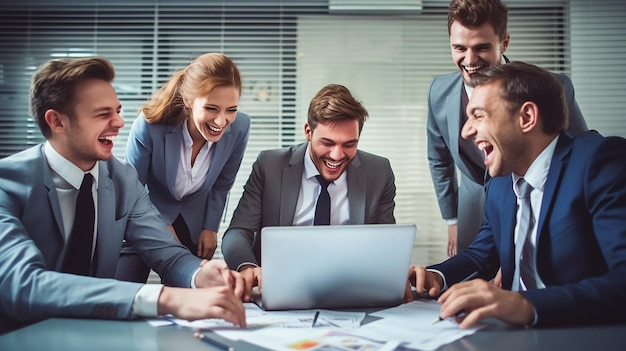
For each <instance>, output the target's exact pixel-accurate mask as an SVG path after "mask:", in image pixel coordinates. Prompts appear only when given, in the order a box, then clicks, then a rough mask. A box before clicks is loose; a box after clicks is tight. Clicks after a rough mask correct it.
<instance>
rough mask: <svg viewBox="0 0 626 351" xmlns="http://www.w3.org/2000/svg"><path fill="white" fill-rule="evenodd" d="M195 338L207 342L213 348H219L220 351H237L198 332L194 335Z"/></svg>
mask: <svg viewBox="0 0 626 351" xmlns="http://www.w3.org/2000/svg"><path fill="white" fill-rule="evenodd" d="M193 336H195V337H196V338H198V339H200V340H202V341H204V342H206V343H207V344H209V345H211V346H214V347H217V348H218V349H220V350H224V351H235V348H234V347H232V346H228V345H226V344H224V343H221V342H219V341H217V340H214V339H211V338H209V337H208V336H206V335H204V334H202V333H199V332H196V333H194V334H193Z"/></svg>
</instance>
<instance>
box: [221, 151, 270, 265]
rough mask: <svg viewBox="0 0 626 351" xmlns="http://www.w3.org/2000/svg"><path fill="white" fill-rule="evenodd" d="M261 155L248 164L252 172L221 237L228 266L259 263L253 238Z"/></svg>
mask: <svg viewBox="0 0 626 351" xmlns="http://www.w3.org/2000/svg"><path fill="white" fill-rule="evenodd" d="M264 155H265V152H261V153H260V154H259V156H258V157H257V160H256V161H255V162H254V164H253V165H252V172H251V173H250V177H249V178H248V181H247V182H246V185H245V186H244V191H243V195H242V196H241V199H240V200H239V204H238V205H237V208H236V209H235V212H234V213H233V218H232V220H231V222H230V226H229V227H228V229H227V230H226V232H225V233H224V237H223V238H222V254H223V255H224V260H225V261H226V263H227V264H228V266H229V267H230V269H237V268H238V267H239V266H240V265H241V264H242V263H244V262H250V263H254V264H256V265H260V262H259V260H258V258H257V257H256V255H255V252H254V247H253V241H254V236H255V234H256V233H257V232H259V231H260V230H261V225H262V217H263V188H264V183H265V172H264V171H263V163H264V161H263V158H264Z"/></svg>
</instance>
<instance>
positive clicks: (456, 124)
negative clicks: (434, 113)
mask: <svg viewBox="0 0 626 351" xmlns="http://www.w3.org/2000/svg"><path fill="white" fill-rule="evenodd" d="M459 78H460V79H458V80H455V83H454V84H453V85H452V88H451V91H450V93H449V94H448V95H447V97H446V106H447V111H446V118H447V124H448V133H449V134H448V140H450V150H454V151H455V153H456V154H459V151H460V150H459V135H461V127H460V125H461V123H460V118H461V91H462V89H463V79H462V78H461V77H460V75H459Z"/></svg>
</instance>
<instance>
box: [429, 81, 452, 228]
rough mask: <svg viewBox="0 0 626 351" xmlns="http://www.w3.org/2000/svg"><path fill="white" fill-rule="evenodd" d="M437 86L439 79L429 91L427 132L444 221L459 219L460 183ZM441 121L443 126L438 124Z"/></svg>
mask: <svg viewBox="0 0 626 351" xmlns="http://www.w3.org/2000/svg"><path fill="white" fill-rule="evenodd" d="M436 84H437V78H435V80H433V82H432V83H431V85H430V88H429V90H428V120H427V122H426V132H427V139H428V147H427V150H428V151H427V152H428V166H429V167H430V175H431V178H432V181H433V185H434V187H435V193H436V195H437V201H438V203H439V210H440V211H441V216H442V217H443V218H444V219H453V218H457V204H458V195H459V194H458V181H457V177H456V169H455V165H454V159H453V158H452V154H451V153H450V150H449V149H448V146H447V145H446V143H445V141H444V138H443V135H442V133H445V132H446V130H442V129H440V128H442V125H443V123H447V122H444V121H445V118H444V117H441V116H438V114H441V113H443V111H442V109H441V108H440V107H439V106H438V105H437V106H435V104H434V99H436V98H437V97H436V96H435V93H433V90H435V88H434V86H435V85H436ZM438 121H440V122H441V123H442V125H440V124H438V123H437V122H438Z"/></svg>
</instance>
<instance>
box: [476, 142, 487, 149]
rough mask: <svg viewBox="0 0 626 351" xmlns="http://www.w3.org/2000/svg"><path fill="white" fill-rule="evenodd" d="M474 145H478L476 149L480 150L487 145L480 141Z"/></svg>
mask: <svg viewBox="0 0 626 351" xmlns="http://www.w3.org/2000/svg"><path fill="white" fill-rule="evenodd" d="M476 146H478V149H479V150H481V151H485V148H486V147H487V145H486V143H485V142H480V143H478V145H476Z"/></svg>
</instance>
